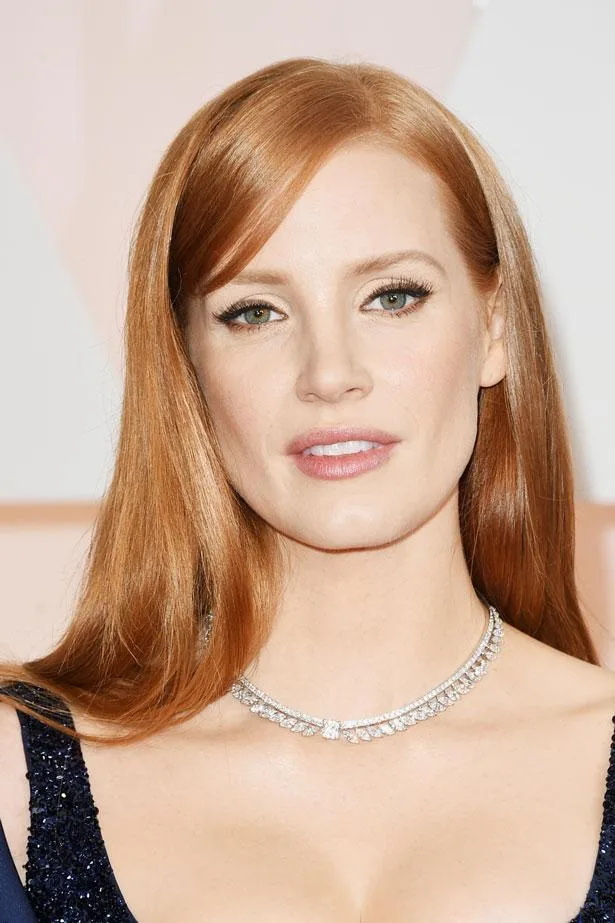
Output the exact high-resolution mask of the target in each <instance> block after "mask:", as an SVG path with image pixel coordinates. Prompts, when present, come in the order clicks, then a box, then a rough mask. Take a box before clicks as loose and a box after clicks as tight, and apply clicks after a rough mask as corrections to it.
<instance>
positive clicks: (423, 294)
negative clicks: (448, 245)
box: [213, 277, 433, 333]
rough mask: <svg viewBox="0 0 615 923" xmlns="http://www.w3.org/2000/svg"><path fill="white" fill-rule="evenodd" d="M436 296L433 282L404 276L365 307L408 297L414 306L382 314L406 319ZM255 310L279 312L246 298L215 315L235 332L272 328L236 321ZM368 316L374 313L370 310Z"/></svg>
mask: <svg viewBox="0 0 615 923" xmlns="http://www.w3.org/2000/svg"><path fill="white" fill-rule="evenodd" d="M432 293H433V286H432V285H431V283H430V282H427V281H426V280H421V279H416V278H415V279H411V278H409V277H400V278H398V279H395V280H393V281H387V282H384V283H381V284H380V285H378V286H377V287H376V288H375V289H373V290H372V291H371V292H370V294H369V295H368V297H367V298H366V299H365V300H364V301H363V303H362V304H361V307H365V306H366V305H368V304H370V302H372V301H373V300H374V299H375V298H382V297H383V296H385V295H390V296H393V297H394V296H396V295H404V296H406V297H407V298H412V299H413V300H412V302H411V303H410V304H408V305H404V306H403V307H401V308H398V309H396V310H388V309H386V308H383V309H382V313H383V314H388V315H390V316H391V317H393V318H399V317H405V316H406V315H408V314H413V313H414V312H415V311H417V310H418V309H419V308H420V307H421V305H422V304H424V302H425V301H427V299H428V298H429V296H430V295H431V294H432ZM251 311H255V312H259V311H260V312H266V311H269V312H271V311H274V312H278V309H277V308H275V307H274V306H273V305H271V304H269V303H268V302H267V301H265V300H263V299H260V298H257V299H250V298H244V299H242V300H241V301H238V302H234V303H233V304H232V305H230V306H229V307H228V308H224V309H223V310H222V311H219V312H214V314H213V316H214V318H215V319H216V321H217V322H219V323H221V324H224V325H225V326H227V327H228V328H229V329H231V330H233V332H235V331H238V330H246V332H250V333H252V332H253V331H255V330H258V329H259V328H262V327H268V326H271V324H269V323H257V324H250V323H237V322H236V321H237V318H239V317H241V316H242V315H244V314H246V313H248V312H251ZM368 313H374V312H371V311H370V312H368ZM276 323H277V322H276Z"/></svg>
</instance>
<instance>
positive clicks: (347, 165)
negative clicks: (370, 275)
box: [248, 142, 454, 270]
mask: <svg viewBox="0 0 615 923" xmlns="http://www.w3.org/2000/svg"><path fill="white" fill-rule="evenodd" d="M401 249H422V250H426V251H427V252H429V253H431V255H432V256H433V257H434V258H435V259H437V260H440V261H441V262H442V261H445V260H447V259H448V260H449V261H450V259H451V258H453V257H454V253H453V252H452V251H453V250H454V248H453V241H452V239H451V238H450V234H449V231H448V228H447V216H446V212H445V207H444V201H443V198H442V193H441V190H440V187H439V181H438V179H437V178H436V177H435V176H434V175H433V174H432V173H431V172H429V171H428V170H427V169H425V168H423V167H422V166H421V165H420V164H418V163H417V162H415V161H413V160H411V159H409V158H408V157H405V156H404V155H403V154H401V153H400V152H398V151H396V150H394V149H392V148H387V147H385V146H379V145H376V144H369V143H365V142H364V143H355V144H352V145H348V146H346V147H344V148H342V149H341V150H339V151H337V152H335V153H334V154H333V155H332V156H331V157H330V158H329V159H328V160H327V161H326V162H325V164H324V165H323V166H322V167H321V168H320V169H319V170H318V172H317V173H316V174H315V175H314V177H312V179H311V181H310V183H309V184H308V185H307V186H306V188H305V189H304V190H303V192H302V194H301V195H300V196H299V198H298V199H297V200H296V201H295V203H294V204H293V206H292V208H291V209H290V211H289V212H288V214H287V215H286V216H285V218H284V219H283V221H282V222H281V223H280V225H279V226H278V228H276V230H275V231H274V233H273V234H272V236H271V237H270V238H269V240H268V241H267V242H266V243H265V244H264V245H263V247H262V248H261V250H260V251H259V252H258V253H257V254H256V255H255V256H254V257H253V259H252V260H251V262H250V263H249V264H248V265H249V267H250V268H251V269H257V268H259V267H271V266H278V265H280V264H281V263H282V262H283V263H284V264H285V265H289V264H290V265H296V266H297V267H299V266H301V265H303V264H310V263H312V264H315V263H316V262H317V263H318V264H319V269H321V270H322V268H324V266H325V265H330V266H331V268H334V267H336V266H338V265H341V264H344V265H345V264H347V263H348V262H349V261H351V260H352V259H353V258H361V257H364V256H373V255H374V254H377V253H379V252H383V251H389V250H391V251H393V250H401Z"/></svg>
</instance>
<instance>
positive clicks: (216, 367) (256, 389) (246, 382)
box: [193, 352, 278, 486]
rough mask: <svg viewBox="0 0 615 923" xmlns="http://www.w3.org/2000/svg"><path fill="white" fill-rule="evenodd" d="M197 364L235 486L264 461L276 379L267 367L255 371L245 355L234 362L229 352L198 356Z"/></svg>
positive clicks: (226, 466) (198, 374) (204, 392)
mask: <svg viewBox="0 0 615 923" xmlns="http://www.w3.org/2000/svg"><path fill="white" fill-rule="evenodd" d="M193 361H194V364H195V368H196V370H197V376H198V380H199V384H200V387H201V391H202V393H203V396H204V399H205V401H206V404H207V407H208V410H209V415H210V418H211V421H212V424H213V427H214V430H215V432H216V435H217V437H218V441H219V443H220V448H221V451H222V455H223V461H224V467H225V469H226V471H227V474H228V476H229V479H230V481H231V483H233V484H234V485H235V486H236V485H237V481H238V479H239V472H240V471H241V470H242V469H243V468H244V466H246V465H247V466H248V467H249V466H250V464H251V462H252V461H253V462H254V465H253V470H256V468H257V463H258V460H259V458H260V459H261V462H260V463H261V464H262V449H263V443H264V442H266V441H267V438H268V429H269V428H270V427H271V426H272V425H273V423H274V421H275V419H276V418H277V416H278V414H277V413H276V405H275V392H274V390H273V387H270V385H272V386H273V385H274V383H273V382H268V381H267V380H265V378H264V373H263V369H262V368H260V369H259V370H258V372H257V370H254V372H253V373H251V371H250V369H249V367H246V361H245V356H244V357H242V360H241V361H237V362H233V359H232V356H229V355H228V354H227V355H226V357H225V360H224V361H222V358H221V355H209V356H205V355H204V353H203V352H201V353H200V354H199V355H197V356H196V358H195V360H193Z"/></svg>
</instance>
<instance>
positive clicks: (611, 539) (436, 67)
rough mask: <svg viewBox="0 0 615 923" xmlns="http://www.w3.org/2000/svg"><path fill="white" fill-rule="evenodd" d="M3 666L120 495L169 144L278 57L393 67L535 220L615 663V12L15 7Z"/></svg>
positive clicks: (547, 5) (424, 0)
mask: <svg viewBox="0 0 615 923" xmlns="http://www.w3.org/2000/svg"><path fill="white" fill-rule="evenodd" d="M0 12H1V13H2V23H3V26H2V33H1V36H0V51H1V54H0V112H1V121H0V203H1V208H0V282H1V285H2V295H3V297H2V333H3V335H2V338H1V340H0V344H1V345H0V394H1V395H2V397H1V430H0V432H1V439H2V443H1V445H2V451H1V453H0V561H1V562H2V563H1V565H0V567H1V576H2V587H3V605H2V607H1V609H0V654H2V653H9V654H16V655H18V656H22V657H29V656H34V655H36V654H38V653H42V652H43V651H44V650H46V649H47V648H48V647H49V645H50V644H52V643H53V641H54V640H55V639H56V638H57V637H58V635H59V633H60V631H61V629H62V627H63V626H64V623H65V621H66V619H67V618H68V616H69V613H70V608H71V604H72V600H73V597H74V592H75V590H76V587H77V580H78V577H79V573H80V569H81V566H82V561H83V556H84V554H85V552H86V550H87V542H88V537H89V530H90V527H91V523H92V521H93V517H94V515H95V511H96V503H97V500H98V499H99V498H100V496H101V495H102V493H103V491H104V489H105V485H106V484H107V483H108V480H109V477H110V473H111V468H112V461H113V452H114V446H115V441H116V437H117V423H118V420H119V410H120V399H121V387H122V344H121V336H122V323H123V314H124V299H125V292H126V260H127V253H128V244H129V238H130V233H131V230H132V227H133V223H134V220H135V217H136V213H137V209H138V207H139V204H140V202H141V200H142V198H143V196H144V193H145V190H146V187H147V185H148V183H149V181H150V179H151V176H152V174H153V172H154V170H155V168H156V165H157V163H158V161H159V159H160V156H161V154H162V152H163V150H164V149H165V147H166V146H167V145H168V143H169V142H170V140H171V139H172V137H173V136H174V135H175V134H176V133H177V131H178V130H179V129H180V128H181V126H182V125H183V124H184V123H185V121H186V120H187V119H188V118H189V116H190V115H192V113H193V112H194V111H195V110H196V109H197V108H199V107H200V106H201V105H202V104H203V103H204V102H205V101H206V100H207V99H209V98H211V96H213V95H214V94H215V93H217V92H219V91H220V90H221V89H223V88H224V87H225V86H227V85H228V84H229V83H231V82H233V81H234V80H236V79H238V78H239V77H241V76H243V75H245V74H247V73H249V72H251V71H253V70H255V69H257V68H259V67H261V66H263V65H265V64H268V63H270V62H272V61H275V60H279V59H281V58H288V57H295V56H300V55H309V56H317V57H330V58H335V59H338V60H367V61H373V62H375V63H379V64H385V65H387V66H389V67H392V68H393V69H395V70H397V71H399V72H401V73H404V74H406V75H407V76H409V77H411V78H413V79H415V80H418V81H419V82H420V83H422V84H423V85H424V86H426V87H427V88H428V89H429V90H431V91H432V92H434V93H435V94H436V95H437V96H439V97H440V98H441V99H442V100H443V101H444V102H445V103H446V104H447V105H449V107H450V108H452V109H453V110H454V111H455V112H457V114H458V115H460V116H461V117H462V118H463V119H464V120H465V121H467V122H468V123H469V124H470V125H471V126H472V127H473V128H474V130H475V131H476V132H477V133H478V135H479V136H480V138H481V140H482V141H483V143H484V144H485V145H486V146H487V148H488V149H489V150H490V152H491V153H492V154H493V156H494V157H495V158H496V161H497V163H498V165H499V166H500V168H501V170H502V172H503V173H504V176H505V178H506V179H507V181H508V182H509V184H510V186H511V187H512V191H513V194H514V195H515V197H516V199H517V202H518V204H519V206H520V208H521V211H522V214H523V215H524V218H525V220H526V223H527V226H528V230H529V232H530V237H531V240H532V242H533V244H534V247H535V250H536V254H537V258H538V263H539V266H540V269H541V273H542V278H543V283H544V286H545V291H546V294H547V309H548V319H549V322H550V325H551V329H552V332H553V336H554V340H555V346H556V351H557V354H558V359H559V363H560V369H561V375H562V379H563V383H564V389H565V399H566V404H567V410H568V414H569V419H570V422H571V428H572V437H573V446H574V452H575V465H576V474H577V493H578V524H579V530H578V549H579V550H578V560H577V569H578V577H579V584H580V588H581V593H582V598H583V601H584V603H585V609H586V613H587V617H588V624H589V627H590V630H591V631H592V633H593V635H594V637H595V639H596V641H597V643H598V646H599V649H600V652H601V654H602V657H603V661H604V662H605V663H607V664H608V665H610V666H612V667H614V668H615V436H614V434H613V421H614V420H615V374H614V371H613V358H612V352H613V341H614V335H615V298H614V296H613V290H614V286H613V282H612V276H611V265H612V261H613V257H612V248H613V243H614V234H613V222H612V215H613V214H615V181H614V178H613V169H612V165H613V163H615V128H614V119H613V103H612V100H613V91H614V89H615V79H614V77H615V66H614V63H613V56H612V54H611V51H612V47H613V42H614V39H615V4H614V3H613V2H612V0H583V3H580V2H573V0H491V2H488V0H476V2H472V0H380V2H379V3H378V4H374V3H373V2H371V0H369V2H367V0H337V2H335V0H310V3H307V4H303V3H302V4H299V3H288V2H284V0H259V2H258V3H251V2H249V0H230V2H225V3H218V2H207V0H200V2H197V0H105V3H99V2H96V0H53V2H49V0H20V2H19V3H18V4H15V3H13V2H8V0H0Z"/></svg>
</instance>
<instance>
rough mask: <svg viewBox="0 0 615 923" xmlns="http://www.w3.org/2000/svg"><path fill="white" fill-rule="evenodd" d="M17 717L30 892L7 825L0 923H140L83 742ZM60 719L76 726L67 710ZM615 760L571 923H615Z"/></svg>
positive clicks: (24, 688) (21, 688)
mask: <svg viewBox="0 0 615 923" xmlns="http://www.w3.org/2000/svg"><path fill="white" fill-rule="evenodd" d="M4 689H5V690H7V691H8V690H10V691H11V692H12V694H15V693H17V694H18V695H19V697H20V698H22V699H24V700H27V701H28V702H29V703H31V704H33V705H37V704H42V705H45V706H47V707H51V708H54V707H57V706H58V705H60V706H62V705H63V703H61V702H59V700H58V699H54V698H52V697H51V696H49V694H48V693H47V692H45V691H44V690H42V689H40V688H39V687H36V686H28V685H25V684H23V683H13V684H12V685H11V686H10V687H9V686H5V687H4ZM17 714H18V716H19V721H20V724H21V733H22V739H23V744H24V750H25V754H26V761H27V766H28V773H27V775H28V779H29V781H30V827H29V837H28V853H27V862H26V864H25V869H26V886H25V888H24V886H23V885H22V883H21V880H20V878H19V874H18V872H17V869H16V867H15V863H14V861H13V858H12V856H11V853H10V852H9V849H8V846H7V842H6V838H5V836H4V832H3V830H2V824H1V822H0V923H102V921H112V923H137V921H136V919H135V917H134V916H133V914H132V913H131V912H130V910H129V908H128V906H127V904H126V901H125V900H124V898H123V896H122V893H121V891H120V889H119V886H118V883H117V881H116V879H115V875H114V873H113V869H112V868H111V864H110V862H109V857H108V855H107V851H106V849H105V844H104V842H103V838H102V834H101V831H100V826H99V824H98V816H97V815H98V809H97V807H96V805H95V804H94V801H93V799H92V793H91V790H90V783H89V777H88V771H87V767H86V765H85V762H84V760H83V755H82V752H81V746H80V744H79V741H73V740H72V739H71V738H70V737H67V736H66V735H65V734H62V733H60V732H59V731H55V730H53V728H50V727H49V726H48V725H46V724H44V723H43V722H42V721H39V720H38V719H37V718H33V717H31V716H30V715H25V714H23V713H22V712H17ZM56 717H58V718H59V719H60V721H61V722H62V723H63V724H64V725H65V726H67V727H74V724H73V720H72V717H71V715H70V711H69V710H68V709H66V714H61V713H59V712H58V713H57V715H56ZM613 723H614V725H615V715H613ZM610 754H611V758H610V763H609V769H608V773H607V778H606V787H605V796H604V805H603V818H602V829H601V832H600V840H599V844H598V848H597V855H596V863H595V867H594V873H593V878H592V881H591V884H590V889H589V892H588V894H587V897H586V898H585V901H584V903H583V906H582V908H581V909H580V911H579V913H578V914H577V916H576V917H575V918H574V920H571V921H570V923H615V727H614V730H613V736H612V739H611V751H610ZM562 923H564V921H562Z"/></svg>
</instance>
